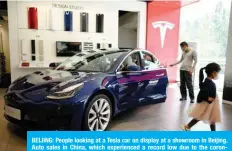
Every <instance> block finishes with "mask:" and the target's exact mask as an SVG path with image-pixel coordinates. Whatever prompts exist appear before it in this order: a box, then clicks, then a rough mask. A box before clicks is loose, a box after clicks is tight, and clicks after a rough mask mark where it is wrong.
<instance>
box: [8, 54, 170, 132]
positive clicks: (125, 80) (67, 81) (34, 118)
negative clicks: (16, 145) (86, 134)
mask: <svg viewBox="0 0 232 151" xmlns="http://www.w3.org/2000/svg"><path fill="white" fill-rule="evenodd" d="M167 85H168V77H167V71H166V69H165V68H164V67H162V66H161V65H160V63H159V61H158V60H157V58H156V57H155V56H154V55H152V54H151V53H150V52H148V51H146V50H106V51H96V52H93V53H80V54H76V55H74V56H73V57H71V58H69V59H67V60H66V61H64V62H63V63H61V64H59V65H57V67H55V68H54V69H51V70H45V71H37V72H34V73H32V74H29V75H26V76H24V77H20V78H18V79H17V80H15V81H14V82H13V83H12V84H11V85H10V87H9V88H8V90H7V91H6V94H5V97H4V98H5V108H4V116H5V118H6V119H7V120H8V121H9V122H11V123H14V124H16V125H19V126H22V127H28V126H39V127H40V128H42V127H47V128H52V129H66V128H68V129H71V130H90V131H103V130H106V129H107V126H108V125H109V122H110V121H111V119H112V117H113V116H115V115H116V114H117V113H119V112H121V111H123V110H126V109H129V108H132V107H137V106H140V105H144V104H154V103H160V102H164V101H165V100H166V97H167V95H166V89H167Z"/></svg>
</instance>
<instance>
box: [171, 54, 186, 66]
mask: <svg viewBox="0 0 232 151" xmlns="http://www.w3.org/2000/svg"><path fill="white" fill-rule="evenodd" d="M183 60H184V57H183V55H182V56H181V58H180V60H179V61H178V62H176V63H174V64H172V65H170V66H175V65H178V64H180V63H181V62H182V61H183Z"/></svg>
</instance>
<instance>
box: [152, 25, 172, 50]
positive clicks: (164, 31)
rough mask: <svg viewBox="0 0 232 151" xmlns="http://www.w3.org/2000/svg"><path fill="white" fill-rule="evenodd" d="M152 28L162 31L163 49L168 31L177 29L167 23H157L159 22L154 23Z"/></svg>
mask: <svg viewBox="0 0 232 151" xmlns="http://www.w3.org/2000/svg"><path fill="white" fill-rule="evenodd" d="M152 26H153V28H159V29H160V39H161V47H162V48H163V47H164V41H165V37H166V32H167V29H169V30H172V29H173V28H174V27H175V25H174V24H173V23H170V22H167V21H157V22H153V23H152Z"/></svg>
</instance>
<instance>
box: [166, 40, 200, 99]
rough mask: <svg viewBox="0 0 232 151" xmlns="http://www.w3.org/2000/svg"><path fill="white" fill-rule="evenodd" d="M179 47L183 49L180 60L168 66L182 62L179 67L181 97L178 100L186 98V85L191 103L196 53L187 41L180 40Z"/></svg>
mask: <svg viewBox="0 0 232 151" xmlns="http://www.w3.org/2000/svg"><path fill="white" fill-rule="evenodd" d="M180 47H181V49H182V51H183V54H182V57H181V59H180V61H178V62H177V63H175V64H172V65H170V66H171V67H173V66H175V65H177V64H180V63H182V65H181V67H180V92H181V95H182V98H181V99H180V101H184V100H187V90H186V86H187V88H188V90H189V97H190V99H191V103H194V91H193V84H192V73H193V71H194V69H195V67H196V64H197V53H196V51H195V50H191V49H190V48H189V47H188V43H187V42H181V43H180ZM193 61H194V63H193Z"/></svg>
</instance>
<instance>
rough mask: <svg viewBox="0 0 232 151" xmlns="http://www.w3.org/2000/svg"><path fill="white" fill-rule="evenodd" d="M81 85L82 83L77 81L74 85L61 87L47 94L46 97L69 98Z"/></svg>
mask: <svg viewBox="0 0 232 151" xmlns="http://www.w3.org/2000/svg"><path fill="white" fill-rule="evenodd" d="M83 85H84V83H78V84H76V85H73V86H70V87H68V88H65V89H63V90H62V91H58V92H54V93H53V94H51V95H48V96H47V98H49V99H67V98H71V97H73V96H74V95H75V93H76V92H78V91H79V90H80V89H81V88H82V87H83Z"/></svg>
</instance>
